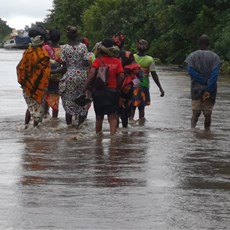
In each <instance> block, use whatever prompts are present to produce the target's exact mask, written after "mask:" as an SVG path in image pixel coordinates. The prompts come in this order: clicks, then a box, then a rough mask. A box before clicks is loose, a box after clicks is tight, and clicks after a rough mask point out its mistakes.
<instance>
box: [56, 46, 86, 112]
mask: <svg viewBox="0 0 230 230" xmlns="http://www.w3.org/2000/svg"><path fill="white" fill-rule="evenodd" d="M87 53H88V51H87V47H86V45H85V44H83V43H78V44H76V45H69V44H66V45H63V46H62V49H61V60H62V61H63V62H65V63H66V66H67V71H66V73H65V74H64V75H63V77H62V78H61V80H60V83H59V93H60V95H61V99H62V104H63V108H64V110H65V111H66V113H68V114H70V115H72V116H78V115H80V116H85V115H86V114H87V110H86V109H85V108H84V107H83V106H78V105H77V104H76V103H75V102H74V100H75V98H76V93H77V92H79V94H82V91H83V87H84V84H85V80H86V77H87V66H86V63H88V57H87Z"/></svg>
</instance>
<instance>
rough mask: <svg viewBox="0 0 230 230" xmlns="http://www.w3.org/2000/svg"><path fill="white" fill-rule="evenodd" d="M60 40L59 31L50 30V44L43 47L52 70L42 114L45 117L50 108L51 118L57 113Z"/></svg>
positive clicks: (60, 70) (55, 116) (60, 71)
mask: <svg viewBox="0 0 230 230" xmlns="http://www.w3.org/2000/svg"><path fill="white" fill-rule="evenodd" d="M60 38H61V34H60V31H59V30H57V29H52V30H50V32H49V41H50V42H49V43H47V44H45V45H44V46H43V48H44V49H45V50H46V51H47V52H48V54H49V56H50V62H51V70H52V73H51V75H50V78H49V84H48V88H47V92H46V96H45V100H44V110H45V112H44V113H45V116H47V114H48V112H49V107H51V108H52V118H57V117H58V112H59V81H60V79H61V77H62V70H63V69H62V68H61V47H60V45H59V41H60Z"/></svg>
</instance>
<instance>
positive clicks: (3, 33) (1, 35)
mask: <svg viewBox="0 0 230 230" xmlns="http://www.w3.org/2000/svg"><path fill="white" fill-rule="evenodd" d="M11 31H12V29H11V28H10V27H9V26H8V25H7V24H6V21H3V20H2V19H1V18H0V43H2V42H4V41H5V40H6V38H7V37H8V36H9V35H10V33H11Z"/></svg>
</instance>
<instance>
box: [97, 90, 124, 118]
mask: <svg viewBox="0 0 230 230" xmlns="http://www.w3.org/2000/svg"><path fill="white" fill-rule="evenodd" d="M118 102H119V92H118V90H116V89H103V90H96V91H95V92H94V93H93V105H94V111H95V114H96V115H110V114H112V113H116V112H117V111H118Z"/></svg>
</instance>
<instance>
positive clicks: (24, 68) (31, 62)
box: [16, 31, 51, 129]
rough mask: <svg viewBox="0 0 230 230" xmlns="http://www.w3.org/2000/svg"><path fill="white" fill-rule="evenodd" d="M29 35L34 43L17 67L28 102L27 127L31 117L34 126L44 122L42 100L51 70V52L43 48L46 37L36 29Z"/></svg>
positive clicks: (18, 77)
mask: <svg viewBox="0 0 230 230" xmlns="http://www.w3.org/2000/svg"><path fill="white" fill-rule="evenodd" d="M29 36H30V38H31V41H32V44H31V45H30V46H29V48H28V49H26V50H25V51H24V53H23V56H22V59H21V60H20V62H19V63H18V65H17V67H16V70H17V79H18V83H19V84H20V85H21V87H22V91H23V96H24V98H25V101H26V104H27V110H26V114H25V129H26V128H27V127H28V125H29V122H30V120H31V118H32V119H33V126H34V127H37V126H38V124H39V123H40V122H42V119H43V115H44V110H43V104H42V102H43V97H44V95H45V92H46V88H47V86H48V80H49V76H50V72H51V66H50V60H49V59H50V58H49V54H48V53H47V51H46V50H44V49H43V48H42V45H43V42H44V37H42V35H41V34H40V32H36V31H32V32H31V33H30V31H29Z"/></svg>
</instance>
